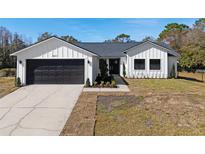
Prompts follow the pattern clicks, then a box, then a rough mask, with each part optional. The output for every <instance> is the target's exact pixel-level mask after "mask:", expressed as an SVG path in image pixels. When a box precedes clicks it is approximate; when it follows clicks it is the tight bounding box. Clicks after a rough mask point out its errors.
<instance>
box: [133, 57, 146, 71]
mask: <svg viewBox="0 0 205 154" xmlns="http://www.w3.org/2000/svg"><path fill="white" fill-rule="evenodd" d="M134 68H135V70H144V69H145V59H135V61H134Z"/></svg>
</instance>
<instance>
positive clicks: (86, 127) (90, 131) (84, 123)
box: [61, 93, 97, 136]
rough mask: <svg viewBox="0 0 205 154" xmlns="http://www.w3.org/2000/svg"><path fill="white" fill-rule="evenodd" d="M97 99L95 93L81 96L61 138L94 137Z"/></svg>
mask: <svg viewBox="0 0 205 154" xmlns="http://www.w3.org/2000/svg"><path fill="white" fill-rule="evenodd" d="M96 99H97V95H96V94H95V93H82V94H81V96H80V97H79V99H78V102H77V103H76V105H75V107H74V109H73V111H72V113H71V115H70V116H69V119H68V120H67V122H66V124H65V126H64V129H63V130H62V132H61V136H68V135H70V136H71V135H72V136H73V135H78V136H85V135H86V136H87V135H89V136H92V135H94V125H95V114H96Z"/></svg>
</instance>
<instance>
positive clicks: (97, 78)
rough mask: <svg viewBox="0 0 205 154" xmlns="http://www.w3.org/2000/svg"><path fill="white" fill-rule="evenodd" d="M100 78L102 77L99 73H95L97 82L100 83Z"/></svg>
mask: <svg viewBox="0 0 205 154" xmlns="http://www.w3.org/2000/svg"><path fill="white" fill-rule="evenodd" d="M101 80H102V77H101V76H100V74H98V75H97V77H96V79H95V82H97V83H98V84H100V82H101Z"/></svg>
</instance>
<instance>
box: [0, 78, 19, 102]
mask: <svg viewBox="0 0 205 154" xmlns="http://www.w3.org/2000/svg"><path fill="white" fill-rule="evenodd" d="M14 90H16V87H15V77H0V98H1V97H3V96H4V95H7V94H9V93H10V92H12V91H14Z"/></svg>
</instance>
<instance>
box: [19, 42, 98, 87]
mask: <svg viewBox="0 0 205 154" xmlns="http://www.w3.org/2000/svg"><path fill="white" fill-rule="evenodd" d="M93 57H95V56H94V55H93V54H91V53H89V52H87V51H85V50H83V49H80V48H78V47H76V46H74V45H71V44H69V43H66V42H64V41H61V40H59V39H56V38H53V39H51V40H49V41H47V42H44V43H41V44H39V45H36V46H34V47H32V48H29V49H27V50H25V51H22V52H20V53H18V54H17V77H20V79H21V82H22V84H24V85H25V83H26V59H84V61H85V69H84V70H85V72H84V76H85V81H86V80H87V78H89V79H90V81H91V83H92V82H93V77H94V76H93V68H92V67H93V65H95V64H94V63H93ZM88 60H89V63H88ZM19 61H22V64H20V63H19Z"/></svg>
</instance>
